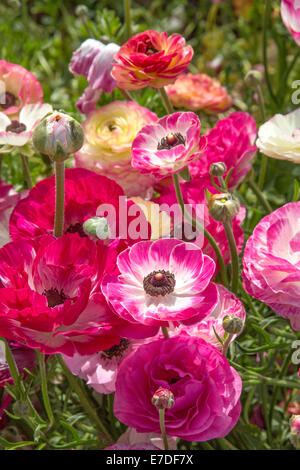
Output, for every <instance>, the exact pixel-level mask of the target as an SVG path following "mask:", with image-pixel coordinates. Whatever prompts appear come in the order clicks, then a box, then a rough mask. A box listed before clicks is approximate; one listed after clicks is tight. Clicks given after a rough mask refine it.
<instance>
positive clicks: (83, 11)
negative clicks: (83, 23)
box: [75, 5, 89, 16]
mask: <svg viewBox="0 0 300 470" xmlns="http://www.w3.org/2000/svg"><path fill="white" fill-rule="evenodd" d="M88 12H89V9H88V7H87V6H86V5H77V7H76V8H75V14H76V15H77V16H87V14H88Z"/></svg>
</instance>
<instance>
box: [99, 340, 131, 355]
mask: <svg viewBox="0 0 300 470" xmlns="http://www.w3.org/2000/svg"><path fill="white" fill-rule="evenodd" d="M129 344H130V341H129V340H128V339H126V338H121V339H120V344H115V345H114V346H112V347H111V348H109V349H107V350H106V351H103V352H102V353H101V356H102V357H103V358H104V359H112V358H113V357H122V356H123V353H124V352H125V351H126V349H127V348H128V346H129Z"/></svg>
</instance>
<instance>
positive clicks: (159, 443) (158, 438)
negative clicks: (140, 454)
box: [118, 427, 177, 450]
mask: <svg viewBox="0 0 300 470" xmlns="http://www.w3.org/2000/svg"><path fill="white" fill-rule="evenodd" d="M167 439H168V447H169V450H177V438H176V437H172V436H168V437H167ZM142 442H147V443H148V444H152V445H154V446H156V447H158V448H159V449H161V450H164V449H165V446H164V442H163V438H162V435H161V434H156V433H154V432H149V433H144V432H143V433H141V432H136V430H135V429H134V428H130V427H128V428H127V429H126V431H125V432H124V433H123V434H122V435H121V436H120V437H119V439H118V444H127V445H135V444H141V443H142Z"/></svg>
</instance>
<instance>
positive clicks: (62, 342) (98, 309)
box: [0, 233, 157, 356]
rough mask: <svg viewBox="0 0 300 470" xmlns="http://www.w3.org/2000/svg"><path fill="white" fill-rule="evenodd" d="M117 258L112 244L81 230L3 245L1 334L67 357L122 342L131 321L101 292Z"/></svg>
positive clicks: (144, 331) (152, 331) (0, 257)
mask: <svg viewBox="0 0 300 470" xmlns="http://www.w3.org/2000/svg"><path fill="white" fill-rule="evenodd" d="M115 259H116V253H115V251H114V250H113V249H112V248H110V247H106V246H103V245H99V244H96V243H94V242H93V241H92V240H90V239H89V238H82V237H80V236H79V235H78V234H70V233H68V234H66V235H63V236H62V237H60V238H58V239H56V238H55V237H53V236H52V235H45V236H41V237H38V238H35V239H33V240H24V239H21V240H18V241H15V242H11V243H8V244H7V245H5V246H4V247H3V248H1V250H0V336H4V337H5V338H8V339H11V340H14V341H22V342H25V343H26V345H27V346H29V347H31V348H39V349H40V351H41V352H44V353H47V354H54V353H56V352H61V353H64V354H66V355H69V356H72V355H73V354H74V353H75V352H78V353H80V354H93V353H94V352H96V351H99V350H106V349H109V348H110V347H112V346H114V345H115V344H118V343H119V341H120V336H121V335H123V333H124V329H123V328H125V333H126V331H127V330H126V329H127V323H126V322H124V321H120V318H119V317H118V316H117V315H115V314H114V313H112V312H111V311H110V309H109V308H108V306H107V303H106V302H105V299H104V297H103V295H102V294H101V290H100V284H101V281H102V278H103V275H104V274H105V273H111V272H113V271H114V269H115ZM129 330H130V332H132V327H131V325H129ZM141 332H142V334H141V336H139V335H140V333H141ZM148 332H150V334H149V335H148ZM156 333H157V329H151V328H150V329H149V328H147V329H145V327H143V326H142V328H141V327H140V328H135V331H134V332H133V334H134V335H137V337H144V336H151V334H156ZM143 335H144V336H143Z"/></svg>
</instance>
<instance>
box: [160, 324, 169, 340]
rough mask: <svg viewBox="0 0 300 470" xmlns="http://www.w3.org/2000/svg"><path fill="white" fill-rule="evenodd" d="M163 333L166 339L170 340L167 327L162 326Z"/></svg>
mask: <svg viewBox="0 0 300 470" xmlns="http://www.w3.org/2000/svg"><path fill="white" fill-rule="evenodd" d="M161 331H162V334H163V335H164V337H165V338H169V333H168V328H167V327H166V326H162V327H161Z"/></svg>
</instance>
